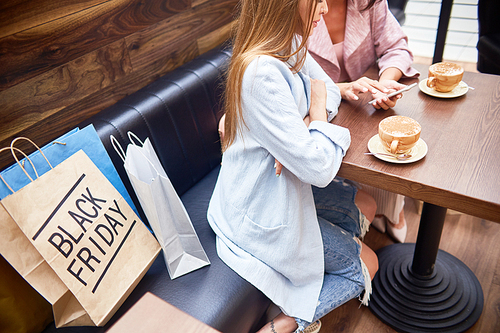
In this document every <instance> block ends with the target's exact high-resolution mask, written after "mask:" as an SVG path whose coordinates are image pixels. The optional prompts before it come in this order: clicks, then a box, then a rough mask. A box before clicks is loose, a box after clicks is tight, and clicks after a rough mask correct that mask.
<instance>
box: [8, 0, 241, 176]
mask: <svg viewBox="0 0 500 333" xmlns="http://www.w3.org/2000/svg"><path fill="white" fill-rule="evenodd" d="M237 2H238V1H237V0H61V1H53V0H3V1H1V2H0V148H1V147H5V146H8V145H10V142H11V140H12V139H13V138H14V137H18V136H26V137H29V138H31V139H32V140H34V141H35V142H36V143H37V144H39V145H44V144H46V143H48V142H49V141H50V140H52V139H54V138H56V137H57V136H59V135H62V134H64V133H65V132H66V131H68V130H70V129H72V128H74V127H75V125H76V124H78V123H79V122H81V121H83V120H85V119H87V118H89V117H90V116H92V115H94V114H95V113H97V112H99V111H100V110H102V109H104V108H106V107H108V106H110V105H112V104H113V103H115V102H116V101H118V100H120V99H121V98H123V97H125V96H126V95H128V94H130V93H132V92H134V91H137V90H139V89H140V88H142V87H143V86H145V85H147V84H148V83H151V82H152V81H154V80H155V79H157V78H158V77H160V76H161V75H163V74H165V73H167V72H169V71H171V70H173V69H174V68H176V67H178V66H180V65H182V64H183V63H185V62H187V61H189V60H191V59H193V58H195V57H196V56H198V55H199V54H202V53H204V52H206V51H208V50H210V49H212V48H213V47H215V46H217V45H218V44H220V43H221V42H222V41H224V40H225V39H227V37H228V36H229V32H230V28H231V25H232V23H233V22H234V21H233V19H234V10H235V6H236V4H237ZM19 147H20V148H22V149H23V150H25V151H26V152H31V151H32V150H33V149H32V147H29V146H28V145H26V144H20V145H19ZM12 162H13V159H12V157H11V156H10V154H9V153H3V154H2V155H0V170H1V169H3V168H4V167H6V166H7V165H9V164H12Z"/></svg>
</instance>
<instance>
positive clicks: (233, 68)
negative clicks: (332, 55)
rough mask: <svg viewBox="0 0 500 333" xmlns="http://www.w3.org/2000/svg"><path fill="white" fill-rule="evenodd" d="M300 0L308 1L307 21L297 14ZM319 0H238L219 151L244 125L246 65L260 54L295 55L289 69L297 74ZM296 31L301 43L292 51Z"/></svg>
mask: <svg viewBox="0 0 500 333" xmlns="http://www.w3.org/2000/svg"><path fill="white" fill-rule="evenodd" d="M299 1H309V4H310V6H308V8H310V12H309V13H306V14H307V16H306V17H308V20H307V22H306V23H303V22H302V20H301V18H300V14H299V6H298V4H299ZM317 5H318V0H241V1H240V3H239V6H238V10H239V17H238V19H237V23H236V32H235V36H234V41H233V56H232V58H231V63H230V64H229V68H228V73H227V82H226V88H225V94H224V103H225V111H226V119H225V122H224V140H223V142H222V151H225V150H226V149H227V148H229V146H231V144H232V143H233V142H234V140H235V138H236V135H237V133H238V131H241V129H242V126H243V124H244V120H243V116H242V110H241V83H242V80H243V74H244V73H245V70H246V68H247V66H248V65H249V64H250V62H252V60H253V59H255V58H256V57H258V56H260V55H269V56H272V57H275V58H278V59H280V60H282V61H287V60H288V59H289V58H290V57H292V56H294V55H296V54H297V55H298V59H297V61H296V62H295V64H293V67H292V68H291V70H292V71H293V72H294V73H296V72H298V71H299V70H300V69H301V68H302V65H303V64H304V61H305V54H306V52H300V51H301V50H303V49H304V48H306V49H307V46H306V42H307V38H308V36H309V35H310V32H311V31H312V25H313V15H314V12H315V10H316V7H317ZM297 32H302V36H303V38H302V42H301V44H300V45H299V47H298V48H297V49H296V50H295V51H294V50H293V42H294V38H295V35H296V33H297Z"/></svg>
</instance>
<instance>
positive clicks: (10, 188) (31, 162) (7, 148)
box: [0, 147, 38, 193]
mask: <svg viewBox="0 0 500 333" xmlns="http://www.w3.org/2000/svg"><path fill="white" fill-rule="evenodd" d="M13 149H14V150H17V151H18V152H20V153H21V154H23V155H24V157H26V159H27V160H28V161H29V162H30V164H31V167H33V170H35V174H36V178H38V172H36V168H35V165H34V164H33V161H31V159H30V158H29V157H28V155H26V153H25V152H24V151H22V150H21V149H19V148H17V147H3V148H2V149H0V153H1V152H3V151H5V150H10V151H11V153H12V150H13ZM21 169H22V170H23V171H24V173H25V174H26V176H28V178H29V179H30V180H31V181H33V178H31V177H30V175H29V174H28V173H27V172H26V170H25V169H24V166H22V165H21ZM0 179H2V181H3V183H4V184H5V185H6V186H7V187H8V188H9V190H10V191H11V192H12V193H14V192H15V191H14V190H13V189H12V187H10V185H9V184H8V183H7V182H6V181H5V179H4V178H3V177H2V174H0Z"/></svg>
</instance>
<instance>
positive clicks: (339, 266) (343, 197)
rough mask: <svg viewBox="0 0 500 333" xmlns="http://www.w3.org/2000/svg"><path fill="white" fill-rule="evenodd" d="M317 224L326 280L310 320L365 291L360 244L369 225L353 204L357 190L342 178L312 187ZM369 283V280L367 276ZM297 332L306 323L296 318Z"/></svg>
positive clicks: (306, 324) (364, 272)
mask: <svg viewBox="0 0 500 333" xmlns="http://www.w3.org/2000/svg"><path fill="white" fill-rule="evenodd" d="M313 193H314V200H315V203H316V210H317V213H318V222H319V226H320V230H321V235H322V238H323V248H324V253H325V254H324V257H325V277H324V280H323V287H322V289H321V292H320V295H319V299H318V306H317V307H316V312H315V315H314V319H313V321H316V320H318V319H319V318H321V317H323V316H324V315H326V314H327V313H329V312H330V311H332V310H333V309H335V308H337V307H338V306H340V305H342V304H344V303H345V302H347V301H349V300H351V299H352V298H354V297H358V296H359V295H360V294H361V292H362V291H363V290H364V289H365V281H366V280H365V275H366V274H367V273H368V272H367V271H366V268H365V269H363V265H364V264H362V263H361V259H360V254H361V245H360V244H359V243H358V242H359V240H358V237H362V236H364V232H365V231H366V229H367V227H368V224H367V222H366V219H365V217H364V216H363V214H361V212H360V211H359V209H358V207H357V206H356V204H355V203H354V197H355V195H356V193H357V188H356V187H355V186H353V185H351V184H349V183H347V182H346V181H345V180H343V179H342V178H335V179H334V180H333V181H332V183H330V185H328V186H327V187H325V188H316V187H313ZM368 281H369V277H368ZM296 321H297V324H298V325H299V331H302V330H303V329H304V328H305V327H307V326H309V324H310V323H309V322H306V321H304V320H302V319H298V318H296Z"/></svg>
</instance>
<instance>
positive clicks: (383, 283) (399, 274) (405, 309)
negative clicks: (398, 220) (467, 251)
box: [370, 243, 484, 332]
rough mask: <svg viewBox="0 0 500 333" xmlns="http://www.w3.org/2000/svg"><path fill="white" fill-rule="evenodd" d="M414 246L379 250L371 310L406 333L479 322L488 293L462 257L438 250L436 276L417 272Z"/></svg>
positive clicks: (459, 327) (464, 327) (466, 326)
mask: <svg viewBox="0 0 500 333" xmlns="http://www.w3.org/2000/svg"><path fill="white" fill-rule="evenodd" d="M414 251H415V244H408V243H406V244H393V245H389V246H386V247H384V248H382V249H380V250H378V251H377V255H378V258H379V271H378V273H377V274H376V275H375V278H374V279H373V293H372V296H371V300H370V309H371V310H372V312H373V313H374V314H375V315H376V316H377V317H378V318H380V319H381V320H382V321H383V322H384V323H386V324H387V325H389V326H391V327H392V328H394V329H396V330H397V331H401V332H464V331H466V330H467V329H469V328H470V327H472V325H474V323H475V322H476V321H477V320H478V319H479V316H480V315H481V312H482V310H483V302H484V297H483V291H482V289H481V285H480V284H479V281H478V280H477V278H476V276H475V275H474V273H473V272H472V271H471V270H470V269H469V268H468V267H467V266H466V265H465V264H464V263H462V262H461V261H460V260H459V259H457V258H456V257H454V256H452V255H451V254H449V253H447V252H445V251H442V250H439V252H438V255H437V258H436V262H435V267H434V270H433V272H432V274H431V275H429V276H419V275H416V274H414V273H412V261H413V256H414Z"/></svg>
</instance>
